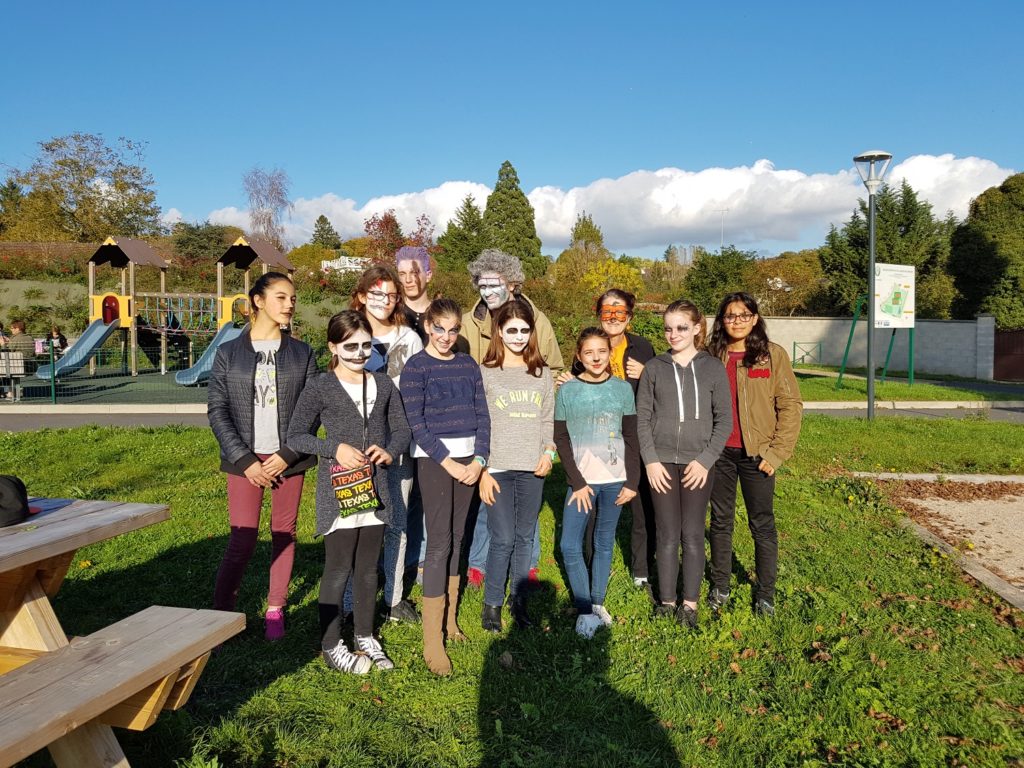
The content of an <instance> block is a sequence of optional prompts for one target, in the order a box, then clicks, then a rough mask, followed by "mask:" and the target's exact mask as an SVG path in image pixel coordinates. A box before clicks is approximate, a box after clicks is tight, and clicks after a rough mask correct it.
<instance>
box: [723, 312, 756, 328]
mask: <svg viewBox="0 0 1024 768" xmlns="http://www.w3.org/2000/svg"><path fill="white" fill-rule="evenodd" d="M753 319H754V316H753V315H752V314H750V313H749V312H744V313H743V314H742V315H722V322H723V323H726V324H727V325H732V324H733V323H749V322H750V321H751V320H753Z"/></svg>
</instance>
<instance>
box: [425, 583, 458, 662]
mask: <svg viewBox="0 0 1024 768" xmlns="http://www.w3.org/2000/svg"><path fill="white" fill-rule="evenodd" d="M444 601H445V596H444V595H441V596H440V597H424V598H423V660H424V661H425V662H427V667H429V668H430V671H431V672H433V673H434V674H435V675H450V674H451V672H452V661H451V659H449V658H448V654H447V653H445V651H444V637H443V636H442V635H441V624H442V622H443V621H444Z"/></svg>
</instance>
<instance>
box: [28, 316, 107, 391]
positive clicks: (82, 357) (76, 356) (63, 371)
mask: <svg viewBox="0 0 1024 768" xmlns="http://www.w3.org/2000/svg"><path fill="white" fill-rule="evenodd" d="M118 325H120V323H119V321H117V320H114V321H112V322H111V323H110V325H105V324H104V323H103V321H102V320H93V321H92V323H90V324H89V327H88V328H86V329H85V332H84V333H83V334H82V335H81V336H80V337H79V339H78V341H76V342H75V343H74V344H72V345H71V346H70V347H68V348H67V351H66V352H65V353H64V355H63V356H62V357H61V358H60V359H59V360H57V362H56V363H55V364H54V368H55V375H56V377H57V378H58V379H59V378H61V377H62V376H70V375H71V374H73V373H74V372H75V371H78V370H80V369H81V368H82V366H84V365H85V364H86V363H88V362H89V358H91V357H92V356H93V355H94V354H95V353H96V350H97V349H99V348H100V347H101V346H102V345H103V342H104V341H106V340H107V339H108V338H110V334H112V333H113V332H114V331H115V330H116V329H117V327H118ZM36 378H39V379H43V380H45V381H49V380H50V366H49V364H47V365H41V366H39V367H38V368H37V369H36Z"/></svg>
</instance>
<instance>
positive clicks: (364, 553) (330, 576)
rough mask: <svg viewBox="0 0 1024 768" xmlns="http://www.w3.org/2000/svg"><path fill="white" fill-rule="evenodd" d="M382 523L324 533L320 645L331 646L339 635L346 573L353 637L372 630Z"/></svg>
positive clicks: (325, 647) (362, 635)
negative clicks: (350, 591) (353, 628)
mask: <svg viewBox="0 0 1024 768" xmlns="http://www.w3.org/2000/svg"><path fill="white" fill-rule="evenodd" d="M385 527H386V526H383V525H365V526H363V527H362V528H342V529H341V530H338V531H334V533H328V534H327V535H326V536H324V550H325V552H326V553H327V557H326V558H325V560H324V575H323V577H322V578H321V579H320V645H321V647H322V648H324V649H325V650H328V649H330V648H333V647H334V646H336V645H337V644H338V640H340V639H341V599H342V595H344V594H345V587H346V585H347V584H348V581H349V577H350V576H351V577H352V583H353V588H352V592H353V597H354V598H355V599H354V602H353V608H352V618H353V620H354V622H355V630H356V636H357V637H368V636H370V635H372V634H373V606H374V603H375V602H376V600H377V560H378V559H379V558H380V548H381V544H382V542H383V541H384V528H385Z"/></svg>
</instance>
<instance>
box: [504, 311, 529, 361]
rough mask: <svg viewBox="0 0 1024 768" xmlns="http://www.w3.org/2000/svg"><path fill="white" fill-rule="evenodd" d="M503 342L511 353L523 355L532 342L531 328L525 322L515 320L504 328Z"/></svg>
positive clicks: (510, 321)
mask: <svg viewBox="0 0 1024 768" xmlns="http://www.w3.org/2000/svg"><path fill="white" fill-rule="evenodd" d="M501 340H502V342H504V344H505V346H506V347H507V348H508V349H509V351H511V352H514V353H515V354H517V355H521V354H522V353H523V350H524V349H526V345H527V344H528V343H529V341H530V326H529V325H527V324H526V321H525V320H517V319H515V318H513V319H512V320H509V321H508V322H507V323H505V325H504V326H502V329H501Z"/></svg>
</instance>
